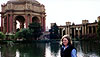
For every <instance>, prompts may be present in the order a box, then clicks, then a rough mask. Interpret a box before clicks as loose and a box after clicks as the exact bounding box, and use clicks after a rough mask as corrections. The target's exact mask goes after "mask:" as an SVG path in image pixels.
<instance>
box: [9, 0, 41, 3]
mask: <svg viewBox="0 0 100 57" xmlns="http://www.w3.org/2000/svg"><path fill="white" fill-rule="evenodd" d="M17 2H20V3H21V2H30V3H36V4H40V3H39V2H38V1H36V0H9V1H8V3H17Z"/></svg>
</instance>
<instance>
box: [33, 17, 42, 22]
mask: <svg viewBox="0 0 100 57" xmlns="http://www.w3.org/2000/svg"><path fill="white" fill-rule="evenodd" d="M32 22H38V23H40V20H39V18H38V17H36V16H35V17H33V18H32Z"/></svg>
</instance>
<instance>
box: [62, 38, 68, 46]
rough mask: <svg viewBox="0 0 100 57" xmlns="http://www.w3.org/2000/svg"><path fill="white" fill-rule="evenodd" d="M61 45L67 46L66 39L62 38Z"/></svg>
mask: <svg viewBox="0 0 100 57" xmlns="http://www.w3.org/2000/svg"><path fill="white" fill-rule="evenodd" d="M62 43H63V44H64V45H65V46H67V44H68V40H67V38H63V40H62Z"/></svg>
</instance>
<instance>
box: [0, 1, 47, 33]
mask: <svg viewBox="0 0 100 57" xmlns="http://www.w3.org/2000/svg"><path fill="white" fill-rule="evenodd" d="M1 8H2V10H1V12H0V14H1V31H2V32H4V33H6V34H9V33H15V32H16V30H17V25H18V23H17V22H19V29H22V28H28V25H29V23H32V22H39V23H41V26H42V29H43V31H45V20H46V18H45V17H46V13H45V6H44V5H43V4H40V3H39V2H38V1H36V0H9V1H8V2H7V3H6V4H2V5H1Z"/></svg>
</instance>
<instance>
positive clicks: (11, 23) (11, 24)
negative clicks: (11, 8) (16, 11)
mask: <svg viewBox="0 0 100 57" xmlns="http://www.w3.org/2000/svg"><path fill="white" fill-rule="evenodd" d="M12 21H13V20H12V15H10V32H12V26H13V22H12Z"/></svg>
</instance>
